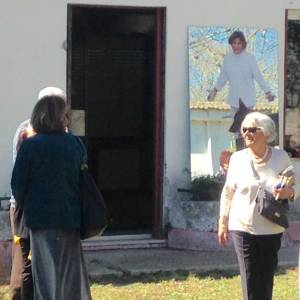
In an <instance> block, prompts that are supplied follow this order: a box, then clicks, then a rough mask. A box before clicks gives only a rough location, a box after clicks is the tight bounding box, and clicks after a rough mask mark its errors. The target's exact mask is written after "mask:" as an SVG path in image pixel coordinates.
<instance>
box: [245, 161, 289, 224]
mask: <svg viewBox="0 0 300 300" xmlns="http://www.w3.org/2000/svg"><path fill="white" fill-rule="evenodd" d="M250 164H251V168H252V171H253V175H254V177H255V178H256V179H257V180H258V182H259V188H260V189H263V187H262V186H261V183H260V177H259V175H258V173H257V171H256V169H255V167H254V164H253V161H252V160H251V159H250ZM263 192H264V194H263V197H257V198H256V203H257V210H258V213H259V214H260V215H262V216H263V217H265V218H267V219H268V220H269V221H271V222H273V223H275V224H277V225H280V226H282V227H284V228H288V227H289V222H288V217H287V214H288V211H289V203H288V200H287V199H278V200H276V199H275V197H274V196H273V194H272V193H270V192H268V191H267V190H265V189H263Z"/></svg>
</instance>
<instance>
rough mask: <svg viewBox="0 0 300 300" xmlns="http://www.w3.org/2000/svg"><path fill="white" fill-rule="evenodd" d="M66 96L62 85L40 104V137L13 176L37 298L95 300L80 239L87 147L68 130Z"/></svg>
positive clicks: (36, 115) (36, 112) (30, 142)
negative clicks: (81, 183) (81, 181)
mask: <svg viewBox="0 0 300 300" xmlns="http://www.w3.org/2000/svg"><path fill="white" fill-rule="evenodd" d="M65 98H66V96H65V94H64V93H63V92H62V91H61V92H58V90H57V89H56V88H49V89H48V90H47V93H45V95H44V96H43V97H42V98H41V99H40V100H39V101H38V102H37V104H36V105H35V107H34V109H33V112H32V116H31V125H32V127H33V129H34V131H35V132H36V135H35V136H34V137H31V138H28V139H27V140H25V141H24V142H23V143H22V145H21V147H20V149H19V152H18V155H17V159H16V163H15V166H14V169H13V175H12V180H11V185H12V191H13V194H14V196H15V199H16V202H17V203H18V204H19V205H20V206H22V207H23V209H24V216H25V223H26V225H27V226H28V227H29V229H30V239H31V251H32V275H33V285H34V299H38V300H67V299H72V300H86V299H87V300H89V299H91V294H90V288H89V283H88V277H87V272H86V268H85V264H84V259H83V255H82V248H81V242H80V237H79V227H80V200H79V178H80V167H81V163H82V159H83V151H82V149H81V146H80V145H79V143H78V141H77V139H76V137H74V136H73V135H71V134H69V133H67V132H65V128H66V126H67V125H68V117H67V115H68V109H67V106H66V101H65Z"/></svg>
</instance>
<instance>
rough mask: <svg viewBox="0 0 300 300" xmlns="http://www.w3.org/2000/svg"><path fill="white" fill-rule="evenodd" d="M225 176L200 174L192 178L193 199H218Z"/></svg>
mask: <svg viewBox="0 0 300 300" xmlns="http://www.w3.org/2000/svg"><path fill="white" fill-rule="evenodd" d="M224 182H225V178H224V176H222V175H216V176H212V175H200V176H197V177H194V178H193V180H192V197H193V198H192V200H193V201H207V200H212V201H219V199H220V195H221V192H222V189H223V186H224Z"/></svg>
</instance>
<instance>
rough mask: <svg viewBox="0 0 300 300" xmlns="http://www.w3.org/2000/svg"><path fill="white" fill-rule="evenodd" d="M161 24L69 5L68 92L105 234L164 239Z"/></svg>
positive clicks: (132, 11)
mask: <svg viewBox="0 0 300 300" xmlns="http://www.w3.org/2000/svg"><path fill="white" fill-rule="evenodd" d="M164 24H165V9H164V8H152V7H151V8H134V7H112V6H86V5H71V4H70V5H68V74H67V75H68V83H67V90H68V95H69V96H70V97H69V99H70V104H71V108H72V111H81V112H83V113H82V116H83V124H82V127H84V130H83V134H82V138H83V140H84V142H85V143H86V146H87V150H88V157H89V168H90V172H91V173H92V175H93V176H94V178H95V180H96V182H97V184H98V186H99V188H100V189H101V191H102V193H103V196H104V198H105V200H106V204H107V206H108V209H109V212H110V216H111V222H110V225H109V228H108V229H107V231H106V235H132V234H146V233H148V234H151V235H152V236H153V237H156V238H159V237H161V236H162V233H163V231H162V192H161V191H162V165H163V156H162V153H163V146H162V145H163V134H162V122H163V107H164V101H163V93H164V84H163V83H164V49H163V48H164V46H163V45H164V40H165V33H164V28H165V26H164ZM75 134H76V133H75Z"/></svg>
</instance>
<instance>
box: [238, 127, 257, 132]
mask: <svg viewBox="0 0 300 300" xmlns="http://www.w3.org/2000/svg"><path fill="white" fill-rule="evenodd" d="M258 130H261V129H260V128H259V127H243V129H242V131H243V133H246V132H250V133H255V132H256V131H258Z"/></svg>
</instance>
